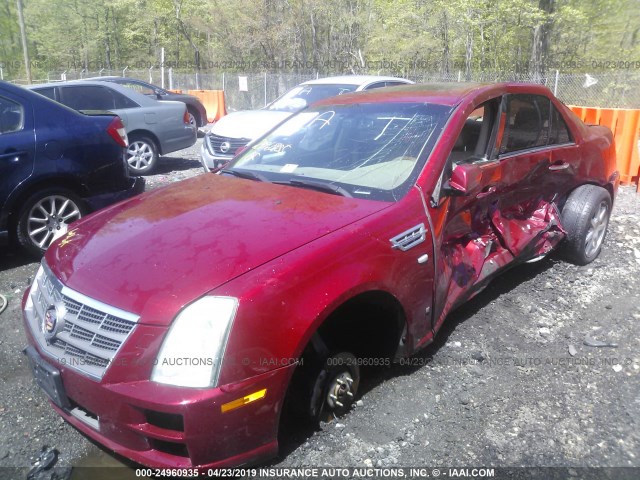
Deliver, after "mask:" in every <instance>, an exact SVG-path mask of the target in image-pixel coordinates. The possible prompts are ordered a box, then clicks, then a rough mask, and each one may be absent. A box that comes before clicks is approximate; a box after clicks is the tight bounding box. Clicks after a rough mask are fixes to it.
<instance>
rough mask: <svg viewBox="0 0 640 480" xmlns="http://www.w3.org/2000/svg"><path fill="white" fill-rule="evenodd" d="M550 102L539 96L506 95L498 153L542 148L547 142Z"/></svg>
mask: <svg viewBox="0 0 640 480" xmlns="http://www.w3.org/2000/svg"><path fill="white" fill-rule="evenodd" d="M550 108H551V104H550V100H549V99H548V98H547V97H543V96H540V95H508V96H507V108H506V124H505V130H504V135H503V137H502V143H501V144H500V153H501V154H504V153H511V152H517V151H519V150H526V149H529V148H535V147H543V146H545V145H547V142H548V140H549V123H550V122H549V117H550Z"/></svg>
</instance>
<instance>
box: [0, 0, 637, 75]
mask: <svg viewBox="0 0 640 480" xmlns="http://www.w3.org/2000/svg"><path fill="white" fill-rule="evenodd" d="M24 3H25V18H26V23H27V34H28V41H29V49H30V55H31V58H32V59H33V63H34V65H32V69H33V70H34V78H36V79H42V78H43V77H44V76H45V75H46V74H47V73H49V72H62V71H64V70H77V71H79V70H82V69H85V70H86V71H90V72H92V73H95V72H97V71H99V70H101V69H107V70H108V69H113V70H121V69H123V68H124V67H125V66H129V68H130V69H138V70H139V69H143V68H149V67H150V66H155V67H157V66H159V63H160V58H161V56H160V52H161V49H162V48H164V49H165V62H166V65H167V66H172V67H174V68H176V69H177V70H186V71H193V70H195V69H196V68H201V69H203V70H209V71H210V70H214V71H233V70H236V71H263V70H272V71H276V70H277V71H292V72H312V71H318V72H320V73H321V74H323V73H338V72H344V73H358V72H370V73H378V72H385V73H396V74H399V75H409V74H412V75H416V74H419V73H422V72H434V73H435V72H440V73H449V74H451V75H455V74H457V73H458V72H461V73H462V75H466V74H470V72H475V73H477V72H483V71H501V72H512V73H516V74H517V73H527V72H532V71H534V70H535V71H539V70H540V69H542V71H551V70H555V69H556V68H558V69H560V70H561V71H562V72H587V71H593V70H595V69H598V68H599V67H598V65H600V67H601V68H602V67H603V64H602V62H603V61H611V60H623V61H624V60H626V61H637V60H639V59H640V10H639V9H638V8H637V0H594V1H592V2H584V1H582V0H112V1H109V2H105V1H104V0H24ZM15 10H16V6H15V1H14V0H0V12H1V13H0V62H2V63H3V68H4V69H3V72H4V74H5V78H7V77H10V78H20V76H21V75H23V72H24V67H23V66H22V65H21V62H22V52H21V47H20V41H19V30H18V25H17V16H16V12H15ZM536 62H537V63H536ZM541 62H542V63H543V65H541V64H540V63H541ZM598 62H601V63H600V64H598Z"/></svg>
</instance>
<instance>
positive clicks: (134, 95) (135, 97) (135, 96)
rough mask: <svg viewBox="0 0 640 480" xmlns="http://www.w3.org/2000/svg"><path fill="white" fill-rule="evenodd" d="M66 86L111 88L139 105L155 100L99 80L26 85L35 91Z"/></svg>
mask: <svg viewBox="0 0 640 480" xmlns="http://www.w3.org/2000/svg"><path fill="white" fill-rule="evenodd" d="M65 85H83V86H87V85H94V86H95V85H99V86H103V87H107V88H110V89H112V90H116V91H118V92H120V93H121V94H123V95H124V96H126V97H129V98H130V99H132V100H134V101H136V102H137V103H138V104H139V105H146V106H149V105H152V104H153V102H155V100H151V99H150V98H149V97H147V96H145V95H142V94H141V93H138V92H136V91H135V90H132V89H130V88H126V87H123V86H122V85H120V84H118V83H113V82H101V81H99V80H69V81H67V82H53V83H40V84H36V85H26V88H28V89H30V90H34V89H36V88H51V87H61V86H65Z"/></svg>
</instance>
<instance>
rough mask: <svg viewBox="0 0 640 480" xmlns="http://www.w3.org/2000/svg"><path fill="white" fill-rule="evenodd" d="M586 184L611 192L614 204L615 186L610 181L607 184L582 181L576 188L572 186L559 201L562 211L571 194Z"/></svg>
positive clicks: (610, 195)
mask: <svg viewBox="0 0 640 480" xmlns="http://www.w3.org/2000/svg"><path fill="white" fill-rule="evenodd" d="M585 185H593V186H595V187H601V188H604V189H605V190H606V191H607V192H608V193H609V197H611V203H612V204H613V200H614V194H613V186H612V185H611V184H610V183H607V184H605V185H600V184H598V183H594V182H587V183H582V184H580V185H576V187H575V188H572V189H571V190H569V191H568V192H567V193H566V195H564V197H563V198H562V199H561V200H560V202H559V203H558V208H559V209H560V211H562V209H563V208H564V204H565V203H567V199H568V198H569V197H570V196H571V194H572V193H573V192H575V191H576V190H577V189H578V188H580V187H583V186H585Z"/></svg>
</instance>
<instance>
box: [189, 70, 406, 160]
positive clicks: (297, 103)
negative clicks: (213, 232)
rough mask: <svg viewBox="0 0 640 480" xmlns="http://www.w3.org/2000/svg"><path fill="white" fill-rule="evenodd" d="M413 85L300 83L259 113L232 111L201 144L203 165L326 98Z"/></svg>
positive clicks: (363, 79) (358, 80)
mask: <svg viewBox="0 0 640 480" xmlns="http://www.w3.org/2000/svg"><path fill="white" fill-rule="evenodd" d="M411 83H413V82H412V81H411V80H405V79H404V78H396V77H381V76H375V75H345V76H340V77H327V78H320V79H317V80H310V81H308V82H304V83H301V84H300V85H298V86H297V87H294V88H292V89H291V90H289V91H288V92H287V93H285V94H284V95H282V96H281V97H279V98H278V99H277V100H275V101H273V102H272V103H270V104H269V105H267V106H266V107H264V108H262V109H260V110H245V111H241V112H233V113H230V114H228V115H225V116H224V117H222V118H221V119H220V120H218V121H217V122H216V123H215V124H214V125H213V127H212V128H211V130H210V131H209V132H208V133H207V134H206V135H205V137H204V141H203V142H202V148H201V149H200V158H201V162H202V166H203V167H204V169H205V170H206V171H210V170H212V169H214V168H216V167H218V166H219V165H222V164H224V163H225V162H228V161H229V160H231V159H232V158H233V156H234V155H235V154H236V152H237V151H238V150H239V149H241V148H244V146H245V145H247V144H248V143H249V142H250V141H251V140H253V139H255V138H258V137H260V136H262V135H264V134H265V133H267V132H268V131H269V130H271V129H272V128H273V127H275V126H276V125H277V124H278V123H280V122H281V121H283V120H284V119H285V118H287V117H289V116H290V115H292V114H293V113H295V112H299V111H300V110H302V109H303V108H305V107H307V106H308V105H311V104H312V103H314V102H316V101H318V100H321V99H323V98H328V97H333V96H336V95H342V94H345V93H349V92H359V91H363V90H373V89H376V88H383V87H393V86H397V85H406V84H411Z"/></svg>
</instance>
